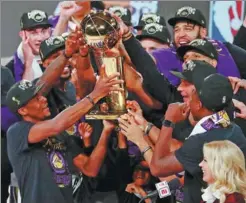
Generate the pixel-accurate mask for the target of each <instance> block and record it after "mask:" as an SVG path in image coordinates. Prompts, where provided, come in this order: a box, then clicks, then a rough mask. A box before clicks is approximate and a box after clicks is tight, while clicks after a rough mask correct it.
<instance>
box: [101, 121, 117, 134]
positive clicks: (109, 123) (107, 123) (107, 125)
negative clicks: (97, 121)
mask: <svg viewBox="0 0 246 203" xmlns="http://www.w3.org/2000/svg"><path fill="white" fill-rule="evenodd" d="M103 125H104V130H106V131H108V132H111V131H112V130H113V129H114V128H115V126H116V125H115V123H113V121H109V120H103Z"/></svg>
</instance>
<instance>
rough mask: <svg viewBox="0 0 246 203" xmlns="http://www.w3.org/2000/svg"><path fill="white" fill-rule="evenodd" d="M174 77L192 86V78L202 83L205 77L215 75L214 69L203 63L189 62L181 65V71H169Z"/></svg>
mask: <svg viewBox="0 0 246 203" xmlns="http://www.w3.org/2000/svg"><path fill="white" fill-rule="evenodd" d="M170 73H172V74H173V75H175V76H176V77H178V78H180V79H183V80H187V81H188V82H190V83H192V84H193V81H194V79H193V78H194V77H196V78H197V79H198V80H201V81H203V80H204V78H206V77H207V76H209V75H211V74H214V73H216V69H215V68H214V67H213V66H212V65H210V64H209V63H207V62H205V61H198V60H190V61H187V62H186V63H184V64H183V71H182V72H178V71H170Z"/></svg>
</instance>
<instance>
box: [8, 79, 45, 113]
mask: <svg viewBox="0 0 246 203" xmlns="http://www.w3.org/2000/svg"><path fill="white" fill-rule="evenodd" d="M36 82H37V80H35V81H33V82H32V81H29V80H21V81H19V82H17V83H15V84H14V85H13V86H12V87H11V88H10V90H9V91H8V93H7V96H6V102H7V106H8V108H9V109H10V110H11V111H12V112H14V113H17V111H18V109H20V108H21V107H23V106H25V105H26V104H27V103H28V102H29V101H30V100H31V99H32V98H33V97H35V96H36V95H37V93H38V92H39V90H40V89H41V88H42V85H39V86H36V85H35V83H36Z"/></svg>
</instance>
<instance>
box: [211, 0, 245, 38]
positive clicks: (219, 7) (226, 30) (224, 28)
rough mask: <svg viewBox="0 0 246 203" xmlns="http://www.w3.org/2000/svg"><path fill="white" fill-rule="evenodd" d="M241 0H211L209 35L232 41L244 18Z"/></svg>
mask: <svg viewBox="0 0 246 203" xmlns="http://www.w3.org/2000/svg"><path fill="white" fill-rule="evenodd" d="M244 6H245V2H244V1H243V0H238V1H211V2H210V25H209V26H210V27H209V37H211V38H213V39H217V40H220V41H227V42H231V43H232V42H233V39H234V37H235V35H236V34H237V32H238V30H239V28H240V26H241V25H242V23H243V18H244Z"/></svg>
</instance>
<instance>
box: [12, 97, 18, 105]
mask: <svg viewBox="0 0 246 203" xmlns="http://www.w3.org/2000/svg"><path fill="white" fill-rule="evenodd" d="M12 101H14V102H16V103H17V105H20V100H18V99H16V98H15V97H12Z"/></svg>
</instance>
